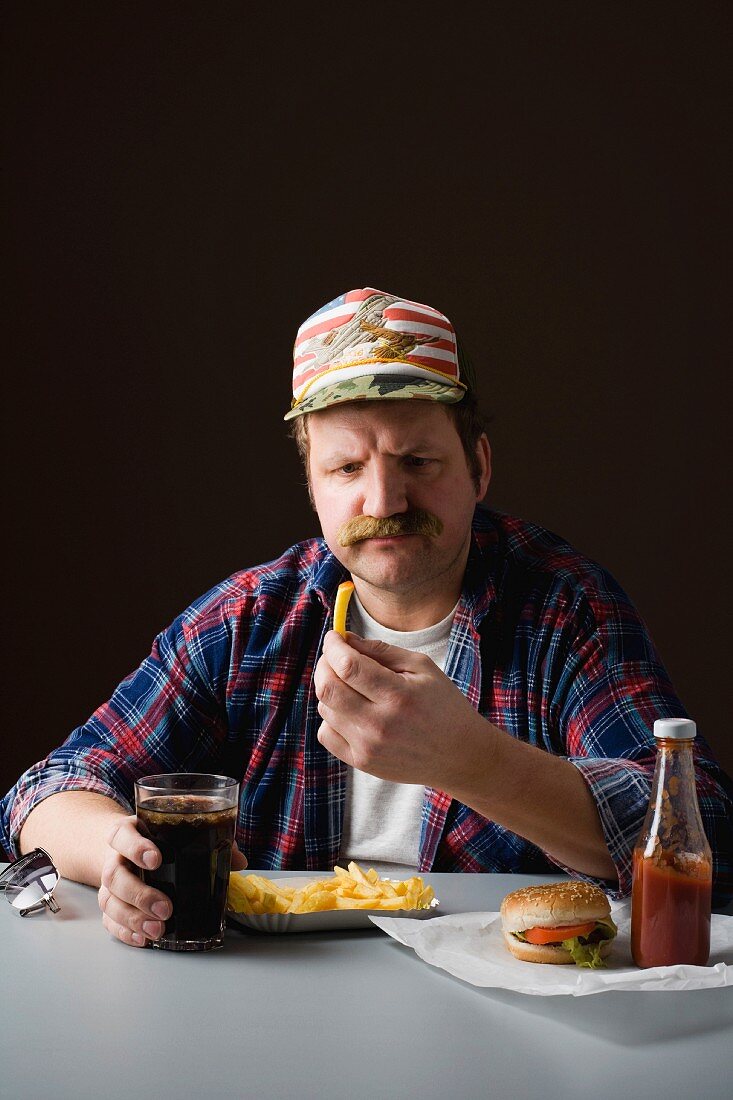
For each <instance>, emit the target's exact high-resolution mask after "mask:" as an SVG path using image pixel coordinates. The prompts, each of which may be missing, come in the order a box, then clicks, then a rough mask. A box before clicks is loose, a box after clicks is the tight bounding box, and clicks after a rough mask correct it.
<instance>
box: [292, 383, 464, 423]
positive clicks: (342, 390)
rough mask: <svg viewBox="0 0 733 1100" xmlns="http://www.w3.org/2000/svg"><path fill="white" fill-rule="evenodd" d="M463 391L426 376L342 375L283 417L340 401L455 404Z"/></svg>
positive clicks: (306, 398)
mask: <svg viewBox="0 0 733 1100" xmlns="http://www.w3.org/2000/svg"><path fill="white" fill-rule="evenodd" d="M465 392H466V391H465V390H463V389H457V388H456V387H453V388H451V387H448V386H445V385H443V384H442V383H440V382H431V381H430V380H429V379H427V378H404V379H400V380H396V381H392V380H388V379H385V378H384V377H380V375H378V374H363V375H361V377H359V378H345V379H344V381H343V382H335V383H334V384H333V385H332V386H326V387H324V389H322V390H317V391H316V392H315V393H314V394H313V395H312V396H311V397H307V396H306V397H305V398H304V399H303V400H302V401H301V402H300V404H299V405H296V406H295V408H293V409H291V410H290V412H289V413H286V414H285V416H284V417H283V419H284V420H292V419H293V418H294V417H296V416H303V415H304V414H305V413H309V412H316V410H317V409H325V408H327V407H328V406H329V405H340V404H341V403H342V402H343V401H381V400H385V399H386V400H390V399H392V400H394V401H405V400H408V399H409V398H416V399H417V400H423V401H426V400H427V401H442V402H444V403H445V404H454V403H455V402H456V401H460V400H461V398H462V397H463V395H464V394H465Z"/></svg>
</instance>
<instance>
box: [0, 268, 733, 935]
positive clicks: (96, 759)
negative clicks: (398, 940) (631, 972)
mask: <svg viewBox="0 0 733 1100" xmlns="http://www.w3.org/2000/svg"><path fill="white" fill-rule="evenodd" d="M294 357H295V365H294V374H293V393H294V397H293V405H292V408H291V410H290V412H289V413H288V414H287V416H286V419H288V420H293V421H294V424H295V431H294V434H295V438H296V442H297V444H298V447H299V449H300V452H301V455H302V457H303V459H304V462H305V465H306V470H307V473H308V482H309V489H310V493H311V499H312V501H313V504H314V507H315V510H316V512H317V514H318V518H319V521H320V523H321V527H322V531H323V539H322V540H321V539H311V540H308V541H306V542H303V543H299V544H297V545H296V546H294V547H291V548H290V549H289V550H287V551H286V552H285V553H284V554H283V555H282V557H281V558H280V559H278V560H277V561H274V562H270V563H267V564H266V565H263V566H260V567H257V568H254V569H248V570H245V571H243V572H241V573H237V574H235V575H234V576H233V577H230V578H229V579H228V580H226V581H224V582H223V583H222V584H220V585H218V586H217V587H216V588H215V589H213V590H212V591H211V592H209V593H207V594H206V595H205V596H203V597H202V598H201V599H199V600H198V601H196V602H195V603H194V604H192V605H191V607H190V608H188V610H187V611H186V612H184V614H183V615H181V616H180V617H179V618H178V619H177V620H176V621H175V622H174V623H173V624H172V625H171V626H170V627H169V628H168V629H167V630H165V631H163V632H162V633H161V634H160V635H159V636H158V638H157V639H156V641H155V644H154V647H153V651H152V653H151V655H150V657H149V658H148V659H147V660H146V661H144V662H143V664H142V665H141V666H140V668H139V669H138V670H137V671H136V672H135V673H133V674H132V675H131V676H130V677H128V679H126V680H125V681H123V683H122V684H121V685H120V687H119V688H118V689H117V691H116V692H115V693H114V695H113V697H112V699H111V700H110V701H109V703H107V704H105V705H104V706H102V707H101V708H100V709H99V710H98V711H97V712H96V713H95V714H94V715H93V716H92V717H91V718H90V720H89V721H88V722H87V723H86V724H85V725H84V726H81V727H80V728H79V729H77V730H75V731H74V733H72V735H71V736H70V737H69V738H68V740H67V741H66V742H65V744H64V745H62V746H61V747H60V748H59V749H57V750H55V752H52V753H51V754H50V756H49V757H48V758H47V759H46V760H44V761H41V762H40V763H39V764H37V765H35V766H34V767H33V768H31V769H30V770H29V771H28V772H27V773H26V774H25V775H24V776H22V777H21V779H20V780H19V782H18V783H17V784H16V786H15V788H14V789H13V790H12V791H11V792H10V793H9V795H8V796H7V797H6V799H5V801H4V804H3V814H2V830H3V831H2V839H3V842H4V843H5V844H6V845H9V846H10V848H11V850H12V851H13V852H14V853H19V852H25V851H27V850H29V849H30V848H32V847H33V846H34V845H37V844H38V845H42V846H43V847H44V848H46V849H47V850H50V851H51V852H52V853H53V854H54V857H55V860H56V862H57V865H58V867H59V870H60V871H61V873H62V874H63V875H65V876H66V877H69V878H75V879H79V880H81V881H83V882H88V883H91V884H95V885H99V884H100V883H101V885H100V890H99V903H100V907H101V909H102V911H103V920H104V924H105V926H106V927H107V929H108V930H109V931H110V932H111V933H112V934H113V935H115V936H117V937H118V938H119V939H121V940H122V941H123V942H125V943H128V944H134V945H138V946H142V945H144V944H145V943H146V942H147V940H148V939H150V938H155V937H156V936H157V935H159V934H160V933H161V931H162V927H163V925H162V923H161V922H162V920H164V919H165V917H166V916H167V915H169V913H170V904H169V902H168V900H167V899H166V898H165V897H164V895H162V894H159V893H157V892H156V891H154V890H152V889H150V888H149V887H146V886H144V885H143V883H142V882H141V881H140V879H139V877H138V875H137V873H136V868H140V867H145V866H155V865H156V864H157V862H158V860H159V858H160V855H159V853H158V851H157V850H156V849H155V848H154V846H153V845H151V844H150V843H149V842H148V841H147V840H144V839H143V838H142V837H141V836H140V835H139V834H138V832H137V830H136V828H135V819H134V817H133V816H131V813H130V811H131V807H132V804H133V783H134V780H135V778H137V777H139V776H141V775H144V774H150V773H154V772H168V771H214V772H220V773H221V772H223V773H225V774H233V775H236V776H237V778H239V777H242V795H241V802H240V811H239V820H238V828H237V838H238V841H239V845H240V847H241V849H242V851H243V852H244V853H246V856H247V858H248V859H249V860H250V862H251V863H253V865H254V866H257V867H261V868H265V869H280V868H283V869H284V868H309V869H314V870H315V869H318V870H327V869H330V868H331V867H332V866H333V864H334V863H335V862H336V861H337V860H339V859H344V858H346V859H348V858H360V859H363V860H365V861H367V862H369V863H373V864H375V865H377V866H378V867H380V868H390V867H396V868H399V869H406V868H418V869H420V870H422V871H427V870H430V869H431V868H432V869H434V870H450V871H518V872H519V871H524V872H530V871H534V872H538V873H541V872H549V871H552V870H556V869H557V868H558V867H561V868H565V869H568V870H570V871H572V872H574V873H575V874H577V875H580V876H583V877H588V878H591V879H595V880H598V881H601V882H602V883H603V885H604V886H605V888H606V889H608V890H609V891H611V892H615V893H617V894H618V895H625V894H627V893H628V892H629V888H630V852H631V848H632V847H633V844H634V841H635V839H636V837H637V835H638V832H639V830H640V827H641V823H642V820H643V816H644V812H645V809H646V805H647V801H648V796H649V785H650V779H651V775H652V771H653V764H654V747H653V738H652V728H653V722H654V719H655V718H658V717H672V716H678V715H684V713H685V712H684V710H683V708H682V706H681V704H680V702H679V700H678V699H677V698H676V696H675V695H674V692H673V690H672V687H671V685H670V683H669V680H668V677H667V675H666V673H665V671H664V669H663V667H662V665H661V662H660V660H659V658H658V656H657V654H656V653H655V651H654V648H653V646H652V643H651V641H650V640H649V638H648V636H647V634H646V631H645V629H644V627H643V624H642V623H641V621H640V619H639V617H638V615H637V613H636V612H635V610H634V608H633V607H632V606H631V603H630V601H629V600H628V597H626V595H625V594H624V593H623V592H622V591H621V589H620V588H619V587H618V585H617V584H616V583H615V582H614V581H613V579H612V578H611V577H610V576H609V575H608V574H607V573H606V572H605V571H604V570H603V569H601V568H600V567H599V566H598V565H596V564H595V563H593V562H590V561H588V560H587V559H584V558H582V557H581V556H580V555H579V554H577V553H576V552H575V551H573V550H572V548H571V547H569V546H568V545H567V543H565V542H564V541H563V540H561V539H559V538H557V537H556V536H554V535H552V534H550V533H549V532H546V531H543V530H542V529H540V528H538V527H536V526H534V525H532V524H529V523H524V522H523V521H521V520H517V519H514V518H512V517H509V516H504V515H500V514H498V513H495V512H490V511H486V510H484V509H480V508H477V503H478V502H479V501H480V500H481V499H482V498H483V496H484V494H485V493H486V490H487V488H488V485H489V480H490V450H489V443H488V439H487V437H486V434H485V432H484V431H483V428H482V425H481V420H480V417H479V414H478V408H477V404H476V395H475V387H474V383H473V377H472V373H471V370H470V367H469V364H468V363H467V361H466V360H465V357H464V356H463V355H462V353H461V351H460V349H459V345H458V342H457V339H456V336H455V332H454V330H453V326H452V325H451V323H450V321H449V320H448V319H447V317H445V316H444V315H443V314H442V313H440V312H439V311H438V310H436V309H434V308H432V307H430V306H425V305H422V304H419V303H415V302H412V301H409V300H406V299H401V298H398V297H396V296H395V295H391V294H387V293H384V292H382V291H376V290H373V289H371V288H367V289H364V290H356V291H351V292H349V293H347V294H344V295H341V296H340V297H339V298H337V299H335V300H334V301H333V302H329V303H328V304H327V305H326V306H324V307H323V308H322V309H321V310H319V311H318V312H317V313H315V314H314V315H313V316H312V317H310V318H309V319H308V320H307V321H306V322H305V324H304V325H303V326H301V329H300V330H299V332H298V336H297V339H296V343H295V349H294ZM349 575H351V577H352V578H353V581H354V585H355V595H354V598H353V599H352V606H351V608H350V619H349V626H350V628H351V630H350V632H349V634H348V635H347V637H346V638H345V639H344V638H341V637H340V636H339V635H337V634H335V633H334V632H333V631H332V630H330V629H329V628H330V625H331V616H332V612H333V604H334V597H335V593H336V589H337V587H338V584H339V583H340V582H341V581H342V580H344V579H346V578H347V577H348V576H349ZM696 753H697V766H698V789H699V793H700V801H701V808H702V811H703V816H704V819H705V823H706V828H707V831H708V836H709V839H710V841H711V845H712V847H713V849H714V853H715V855H714V858H715V874H716V879H717V885H718V888H719V890H720V891H725V890H726V889H728V888H729V884H730V855H731V839H730V821H731V803H730V787H729V784H728V781H727V779H726V777H725V776H724V775H723V774H722V773H721V772H720V769H719V768H718V767H717V765H716V764H715V762H714V760H713V759H712V756H711V755H710V752H709V749H708V748H707V746H706V745H705V744H704V742H702V740H699V743H698V744H697V746H696ZM245 863H246V860H245V858H244V856H243V855H242V854H240V853H239V852H236V853H235V861H234V866H235V867H241V866H244V865H245Z"/></svg>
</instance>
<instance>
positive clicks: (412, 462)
mask: <svg viewBox="0 0 733 1100" xmlns="http://www.w3.org/2000/svg"><path fill="white" fill-rule="evenodd" d="M405 462H406V463H407V465H408V466H427V465H429V463H430V462H432V459H430V458H420V456H419V455H407V456H406V457H405Z"/></svg>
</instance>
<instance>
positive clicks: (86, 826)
mask: <svg viewBox="0 0 733 1100" xmlns="http://www.w3.org/2000/svg"><path fill="white" fill-rule="evenodd" d="M126 814H127V811H126V810H125V809H124V808H123V807H122V806H120V804H119V803H118V802H115V801H114V799H112V798H107V797H106V796H105V795H102V794H95V793H94V792H93V791H59V793H58V794H52V795H49V797H48V798H44V800H43V802H39V803H38V805H37V806H35V807H34V808H33V809H32V810H31V812H30V813H29V815H28V817H27V818H26V821H25V824H24V825H23V828H22V829H21V833H20V850H21V853H25V852H29V851H31V850H32V849H33V848H36V847H40V848H44V849H45V850H46V851H47V852H48V854H49V855H50V856H51V858H52V859H53V861H54V864H55V865H56V868H57V870H58V871H59V874H61V875H63V877H64V878H69V879H74V880H75V881H76V882H84V883H86V884H87V885H89V886H99V884H100V880H101V874H102V864H103V863H104V858H105V855H106V853H107V837H108V836H109V834H110V832H111V830H112V826H113V824H114V822H115V820H116V819H117V818H119V817H120V816H123V817H124V816H125V815H126Z"/></svg>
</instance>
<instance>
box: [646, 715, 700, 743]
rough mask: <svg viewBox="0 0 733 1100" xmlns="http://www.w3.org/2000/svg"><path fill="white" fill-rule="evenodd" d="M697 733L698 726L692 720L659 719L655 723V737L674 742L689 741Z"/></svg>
mask: <svg viewBox="0 0 733 1100" xmlns="http://www.w3.org/2000/svg"><path fill="white" fill-rule="evenodd" d="M696 733H697V726H696V725H695V723H694V722H693V721H692V719H691V718H657V720H656V722H655V723H654V736H655V737H668V738H670V739H671V740H673V741H689V740H691V739H692V738H693V737H694V736H695V734H696Z"/></svg>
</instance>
